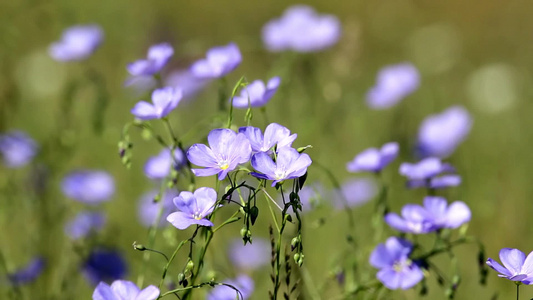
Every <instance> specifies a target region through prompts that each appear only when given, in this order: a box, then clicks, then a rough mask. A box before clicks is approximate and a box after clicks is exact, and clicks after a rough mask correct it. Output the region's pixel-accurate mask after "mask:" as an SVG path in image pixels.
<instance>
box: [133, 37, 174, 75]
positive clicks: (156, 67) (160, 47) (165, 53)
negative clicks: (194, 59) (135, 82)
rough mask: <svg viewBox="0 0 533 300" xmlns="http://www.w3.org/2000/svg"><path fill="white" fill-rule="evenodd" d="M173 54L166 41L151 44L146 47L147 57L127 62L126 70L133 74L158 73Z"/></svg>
mask: <svg viewBox="0 0 533 300" xmlns="http://www.w3.org/2000/svg"><path fill="white" fill-rule="evenodd" d="M172 55H174V49H173V48H172V46H170V44H168V43H162V44H157V45H153V46H151V47H150V49H148V57H147V59H141V60H137V61H135V62H132V63H130V64H128V67H127V69H128V72H129V73H130V74H131V75H133V76H152V75H154V74H156V73H159V71H161V69H163V67H164V66H165V65H166V64H167V62H168V60H169V59H170V58H171V57H172Z"/></svg>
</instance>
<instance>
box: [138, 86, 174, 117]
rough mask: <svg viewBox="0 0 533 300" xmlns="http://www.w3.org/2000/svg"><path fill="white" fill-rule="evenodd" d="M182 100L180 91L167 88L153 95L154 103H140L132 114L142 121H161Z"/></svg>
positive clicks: (156, 91) (158, 90)
mask: <svg viewBox="0 0 533 300" xmlns="http://www.w3.org/2000/svg"><path fill="white" fill-rule="evenodd" d="M181 98H182V93H181V90H180V89H175V88H172V87H166V88H162V89H157V90H155V91H154V92H153V93H152V102H153V104H150V103H148V102H146V101H139V102H137V104H135V106H134V107H133V108H132V109H131V113H132V114H133V115H134V116H135V117H136V118H138V119H141V120H145V121H146V120H152V119H161V118H164V117H166V116H167V115H168V114H169V113H170V112H171V111H172V110H173V109H174V108H176V106H178V104H179V103H180V100H181Z"/></svg>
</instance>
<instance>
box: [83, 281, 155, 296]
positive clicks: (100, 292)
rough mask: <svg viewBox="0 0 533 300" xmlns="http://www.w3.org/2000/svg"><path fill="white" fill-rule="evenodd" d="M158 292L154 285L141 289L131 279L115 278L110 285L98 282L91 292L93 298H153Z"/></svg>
mask: <svg viewBox="0 0 533 300" xmlns="http://www.w3.org/2000/svg"><path fill="white" fill-rule="evenodd" d="M159 293H160V292H159V289H158V288H157V287H155V286H154V285H149V286H147V287H146V288H144V289H143V290H141V289H140V288H138V287H137V286H136V285H135V284H134V283H133V282H131V281H126V280H115V281H114V282H113V283H112V284H111V286H109V285H108V284H106V283H105V282H100V283H99V284H98V286H97V287H96V289H95V290H94V292H93V300H155V299H157V297H159Z"/></svg>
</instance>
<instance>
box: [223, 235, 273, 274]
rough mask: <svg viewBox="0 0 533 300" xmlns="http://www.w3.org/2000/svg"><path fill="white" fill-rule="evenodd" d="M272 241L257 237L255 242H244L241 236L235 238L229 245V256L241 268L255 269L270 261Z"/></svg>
mask: <svg viewBox="0 0 533 300" xmlns="http://www.w3.org/2000/svg"><path fill="white" fill-rule="evenodd" d="M270 254H271V249H270V242H269V241H267V240H265V239H262V238H255V237H254V240H253V243H247V244H246V245H244V244H243V242H242V239H241V238H237V239H234V240H233V241H232V242H231V244H230V247H229V258H230V260H231V262H232V263H233V265H234V266H235V267H236V268H237V269H239V270H255V269H258V268H260V267H262V266H264V265H266V264H268V263H269V262H270Z"/></svg>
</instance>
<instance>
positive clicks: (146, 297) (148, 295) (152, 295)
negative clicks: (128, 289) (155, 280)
mask: <svg viewBox="0 0 533 300" xmlns="http://www.w3.org/2000/svg"><path fill="white" fill-rule="evenodd" d="M159 293H160V292H159V289H158V288H157V287H155V286H154V285H149V286H147V287H146V288H145V289H144V290H142V291H141V292H140V293H139V294H138V295H137V297H136V298H135V300H155V299H157V297H158V296H159Z"/></svg>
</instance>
